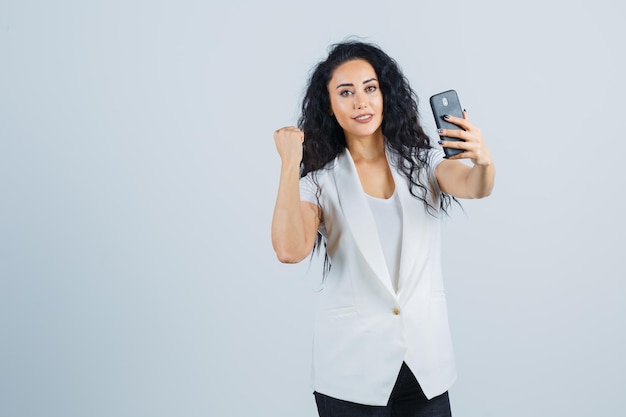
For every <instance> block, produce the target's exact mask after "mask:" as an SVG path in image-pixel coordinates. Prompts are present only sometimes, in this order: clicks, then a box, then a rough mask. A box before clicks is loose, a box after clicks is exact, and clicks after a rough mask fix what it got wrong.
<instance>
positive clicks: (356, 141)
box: [346, 130, 385, 162]
mask: <svg viewBox="0 0 626 417" xmlns="http://www.w3.org/2000/svg"><path fill="white" fill-rule="evenodd" d="M346 146H347V147H348V150H349V151H350V155H351V156H352V159H353V160H354V161H355V162H358V161H360V160H363V161H373V160H376V159H378V158H380V157H381V156H384V155H385V140H384V138H383V134H382V132H381V131H380V130H379V131H377V132H375V133H374V134H373V135H370V136H365V137H350V136H348V135H346Z"/></svg>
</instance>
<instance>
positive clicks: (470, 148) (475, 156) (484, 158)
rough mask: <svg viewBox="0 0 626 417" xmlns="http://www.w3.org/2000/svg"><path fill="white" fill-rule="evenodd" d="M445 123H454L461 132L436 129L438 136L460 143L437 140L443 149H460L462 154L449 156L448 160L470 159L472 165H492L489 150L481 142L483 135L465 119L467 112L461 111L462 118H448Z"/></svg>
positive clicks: (482, 141)
mask: <svg viewBox="0 0 626 417" xmlns="http://www.w3.org/2000/svg"><path fill="white" fill-rule="evenodd" d="M446 121H447V122H450V123H454V124H455V125H457V126H459V127H460V128H461V129H463V130H457V129H438V130H437V133H438V134H439V135H440V136H448V137H452V138H459V139H462V141H458V142H457V141H450V140H448V141H446V140H439V144H440V145H441V146H443V147H444V148H449V149H461V150H463V152H462V153H459V154H457V155H454V156H451V157H449V158H448V159H451V160H454V159H468V158H469V159H470V160H471V161H472V163H473V164H474V165H482V166H488V165H491V164H492V163H493V161H492V159H491V153H490V152H489V148H487V145H485V141H484V140H483V134H482V133H481V131H480V129H479V128H478V127H476V126H474V125H473V124H472V123H470V121H469V120H468V118H467V112H466V111H465V110H464V111H463V118H460V117H455V116H448V117H447V118H446Z"/></svg>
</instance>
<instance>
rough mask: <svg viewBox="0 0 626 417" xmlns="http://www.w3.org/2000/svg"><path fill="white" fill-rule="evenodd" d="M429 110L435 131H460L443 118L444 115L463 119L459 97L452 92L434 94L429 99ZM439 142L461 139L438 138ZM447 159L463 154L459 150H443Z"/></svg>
mask: <svg viewBox="0 0 626 417" xmlns="http://www.w3.org/2000/svg"><path fill="white" fill-rule="evenodd" d="M430 108H431V109H432V110H433V116H435V123H436V124H437V129H456V130H461V128H460V127H458V126H457V125H455V124H454V123H450V122H447V121H446V120H445V119H444V118H443V115H444V114H449V115H451V116H456V117H463V110H462V108H461V103H460V102H459V96H458V95H457V94H456V91H454V90H448V91H444V92H443V93H439V94H435V95H434V96H432V97H431V98H430ZM440 137H441V140H447V141H452V142H458V141H462V139H458V138H451V137H449V136H440ZM443 151H444V152H445V154H446V156H447V157H450V156H453V155H456V154H459V153H461V152H463V150H461V149H452V148H443Z"/></svg>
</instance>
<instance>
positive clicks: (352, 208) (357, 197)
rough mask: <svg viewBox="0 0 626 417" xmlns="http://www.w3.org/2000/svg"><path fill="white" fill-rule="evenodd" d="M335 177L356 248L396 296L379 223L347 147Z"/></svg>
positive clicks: (340, 159)
mask: <svg viewBox="0 0 626 417" xmlns="http://www.w3.org/2000/svg"><path fill="white" fill-rule="evenodd" d="M334 178H335V185H336V187H337V191H338V195H339V204H340V205H341V209H342V211H343V214H344V216H345V218H346V222H347V223H348V227H349V229H350V232H351V233H352V235H353V236H354V240H355V242H356V244H357V247H358V248H359V250H360V251H361V253H362V254H363V257H364V258H365V260H366V262H367V263H368V265H369V266H370V268H371V269H372V270H373V271H374V273H375V274H376V276H377V277H378V278H379V279H380V280H381V282H382V284H383V285H384V286H385V287H386V288H387V289H388V290H389V292H391V294H393V295H394V296H395V291H394V289H393V287H392V285H391V279H390V277H389V270H388V269H387V264H386V262H385V256H384V254H383V250H382V247H381V245H380V238H379V236H378V228H377V226H376V221H375V220H374V215H373V214H372V211H371V210H370V207H369V202H368V201H367V197H366V195H365V192H364V191H363V187H362V186H361V181H360V180H359V175H358V173H357V170H356V166H355V165H354V161H353V160H352V156H351V155H350V152H349V151H348V149H347V148H346V150H345V151H344V152H343V153H342V154H340V155H339V156H338V157H337V169H335V170H334Z"/></svg>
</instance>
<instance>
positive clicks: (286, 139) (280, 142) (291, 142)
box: [274, 126, 304, 165]
mask: <svg viewBox="0 0 626 417" xmlns="http://www.w3.org/2000/svg"><path fill="white" fill-rule="evenodd" d="M274 142H275V143H276V149H277V150H278V154H279V155H280V159H281V160H282V162H283V163H286V164H296V165H300V162H301V161H302V144H303V143H304V132H303V131H302V130H300V129H298V128H297V127H295V126H286V127H282V128H280V129H278V130H276V131H275V132H274Z"/></svg>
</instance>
